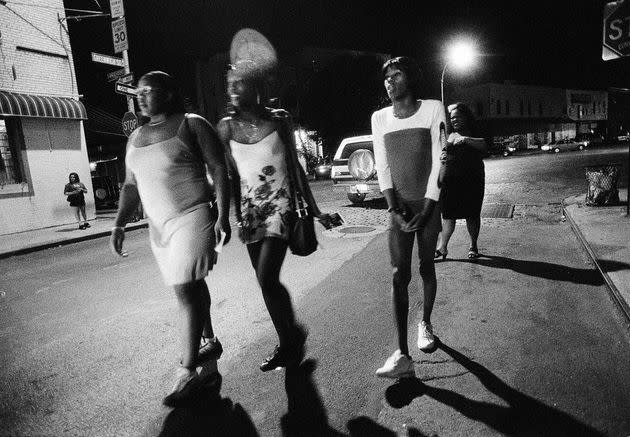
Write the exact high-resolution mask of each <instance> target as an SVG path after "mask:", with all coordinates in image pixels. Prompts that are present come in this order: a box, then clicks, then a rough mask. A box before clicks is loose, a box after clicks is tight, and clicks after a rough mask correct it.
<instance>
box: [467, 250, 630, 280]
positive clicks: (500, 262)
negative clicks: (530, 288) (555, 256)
mask: <svg viewBox="0 0 630 437" xmlns="http://www.w3.org/2000/svg"><path fill="white" fill-rule="evenodd" d="M473 262H474V263H475V264H480V265H483V266H487V267H494V268H498V269H509V270H512V271H515V272H517V273H521V274H523V275H528V276H536V277H538V278H544V279H549V280H553V281H566V282H571V283H574V284H585V285H603V284H604V279H603V278H602V276H601V275H600V274H599V272H598V271H597V270H595V269H579V268H575V267H568V266H563V265H561V264H554V263H549V262H545V261H529V260H522V259H515V258H507V257H504V256H496V255H483V254H482V255H481V257H480V258H475V259H474V260H473ZM598 263H600V265H601V266H602V268H603V269H604V270H605V271H617V270H625V269H628V268H630V264H627V263H623V262H618V261H609V260H598Z"/></svg>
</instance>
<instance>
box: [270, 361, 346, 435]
mask: <svg viewBox="0 0 630 437" xmlns="http://www.w3.org/2000/svg"><path fill="white" fill-rule="evenodd" d="M316 367H317V362H316V361H315V360H313V359H308V360H306V361H304V362H303V363H302V364H300V365H299V366H298V367H294V368H287V369H286V371H285V372H286V373H285V378H284V388H285V390H286V392H287V407H288V408H287V410H288V411H287V413H286V414H285V415H284V416H282V418H281V420H280V424H281V427H282V435H284V436H295V435H300V436H343V434H341V433H339V432H338V431H336V430H335V429H334V428H332V427H331V426H330V425H329V424H328V414H327V413H326V408H325V407H324V403H323V402H322V399H321V396H320V394H319V391H318V390H317V387H316V385H315V382H314V381H313V372H315V368H316Z"/></svg>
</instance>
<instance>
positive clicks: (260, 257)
mask: <svg viewBox="0 0 630 437" xmlns="http://www.w3.org/2000/svg"><path fill="white" fill-rule="evenodd" d="M266 89H267V82H266V78H265V77H264V76H263V75H262V74H261V73H260V72H259V71H257V70H256V68H252V66H251V65H250V64H248V63H246V62H242V63H236V64H235V65H234V66H232V69H231V70H230V71H229V72H228V94H229V97H230V102H231V106H232V111H231V115H229V116H228V117H226V118H224V119H222V120H221V121H220V122H219V124H218V125H217V130H218V132H219V136H220V137H221V139H222V140H223V143H224V145H225V147H226V150H227V152H228V153H227V155H228V164H231V165H230V166H231V167H232V174H231V179H232V190H233V196H234V198H235V202H234V203H235V214H236V219H237V221H238V222H239V237H240V239H241V241H243V243H245V244H247V251H248V253H249V257H250V260H251V263H252V266H253V267H254V270H255V271H256V278H257V279H258V284H259V285H260V288H261V289H262V294H263V298H264V300H265V305H266V306H267V310H268V311H269V315H270V316H271V320H272V322H273V325H274V327H275V329H276V332H277V333H278V338H279V345H277V346H276V347H275V349H274V351H273V352H272V353H271V354H270V355H269V356H268V357H267V358H265V359H264V361H263V362H262V364H261V365H260V369H261V370H262V371H263V372H266V371H269V370H273V369H276V368H278V367H287V366H292V365H298V364H299V363H300V362H301V361H302V359H303V357H304V344H305V341H306V331H305V329H304V328H303V327H302V326H300V325H299V324H298V323H297V322H296V320H295V313H294V310H293V305H292V303H291V297H290V296H289V293H288V291H287V289H286V288H285V287H284V285H282V283H281V282H280V269H281V268H282V263H283V262H284V258H285V255H286V252H287V246H288V238H289V215H290V212H291V201H290V193H289V181H290V179H291V178H295V177H300V178H302V181H303V185H304V186H305V187H306V193H303V194H304V197H305V199H306V202H307V203H308V205H309V206H310V209H311V211H312V213H313V214H314V215H315V216H316V217H317V218H318V219H319V221H320V223H322V224H323V225H324V226H325V227H327V228H328V227H329V226H330V216H329V215H328V214H323V213H322V212H321V211H320V210H319V208H318V207H317V203H316V202H315V199H314V198H313V194H312V193H311V190H310V188H308V181H307V178H306V174H305V173H304V170H303V169H302V167H301V166H300V165H299V163H298V158H297V152H296V149H295V143H294V137H293V128H292V126H291V120H290V116H289V114H288V113H287V112H286V111H284V110H274V109H270V108H267V107H265V102H266V97H267V93H266ZM287 160H291V161H290V162H292V166H291V167H293V168H296V169H297V172H296V173H297V174H296V175H292V174H290V172H289V171H288V170H287V168H288V167H287Z"/></svg>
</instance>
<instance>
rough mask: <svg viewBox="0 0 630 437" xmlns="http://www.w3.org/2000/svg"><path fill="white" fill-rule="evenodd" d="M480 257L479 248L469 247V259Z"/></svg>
mask: <svg viewBox="0 0 630 437" xmlns="http://www.w3.org/2000/svg"><path fill="white" fill-rule="evenodd" d="M475 258H479V249H473V248H472V247H471V248H470V249H468V259H475Z"/></svg>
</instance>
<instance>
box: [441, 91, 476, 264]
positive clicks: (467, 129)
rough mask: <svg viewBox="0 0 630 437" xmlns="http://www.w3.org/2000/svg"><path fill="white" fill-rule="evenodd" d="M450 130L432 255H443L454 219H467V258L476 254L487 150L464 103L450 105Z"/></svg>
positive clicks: (444, 157) (452, 230)
mask: <svg viewBox="0 0 630 437" xmlns="http://www.w3.org/2000/svg"><path fill="white" fill-rule="evenodd" d="M448 114H449V117H450V126H451V129H452V132H451V133H450V135H449V136H448V139H447V140H446V148H445V152H444V153H443V158H442V159H444V160H445V161H446V172H445V175H444V180H443V183H442V195H441V203H442V233H441V234H440V235H441V236H440V241H439V243H438V249H437V250H436V251H435V258H440V257H441V258H442V259H446V256H447V255H448V242H449V240H450V239H451V236H452V235H453V232H454V231H455V220H456V219H462V218H465V219H466V227H467V228H468V235H469V236H470V249H468V258H470V259H474V258H478V257H479V248H478V247H477V238H478V237H479V229H480V227H481V204H482V202H483V192H484V179H485V172H484V165H483V159H482V158H483V156H484V154H485V153H486V152H487V150H488V145H487V144H486V140H484V139H483V138H480V137H479V135H478V133H477V129H476V126H475V117H474V115H473V113H472V111H471V110H470V108H468V106H466V105H464V104H463V103H455V104H453V105H449V107H448Z"/></svg>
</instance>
